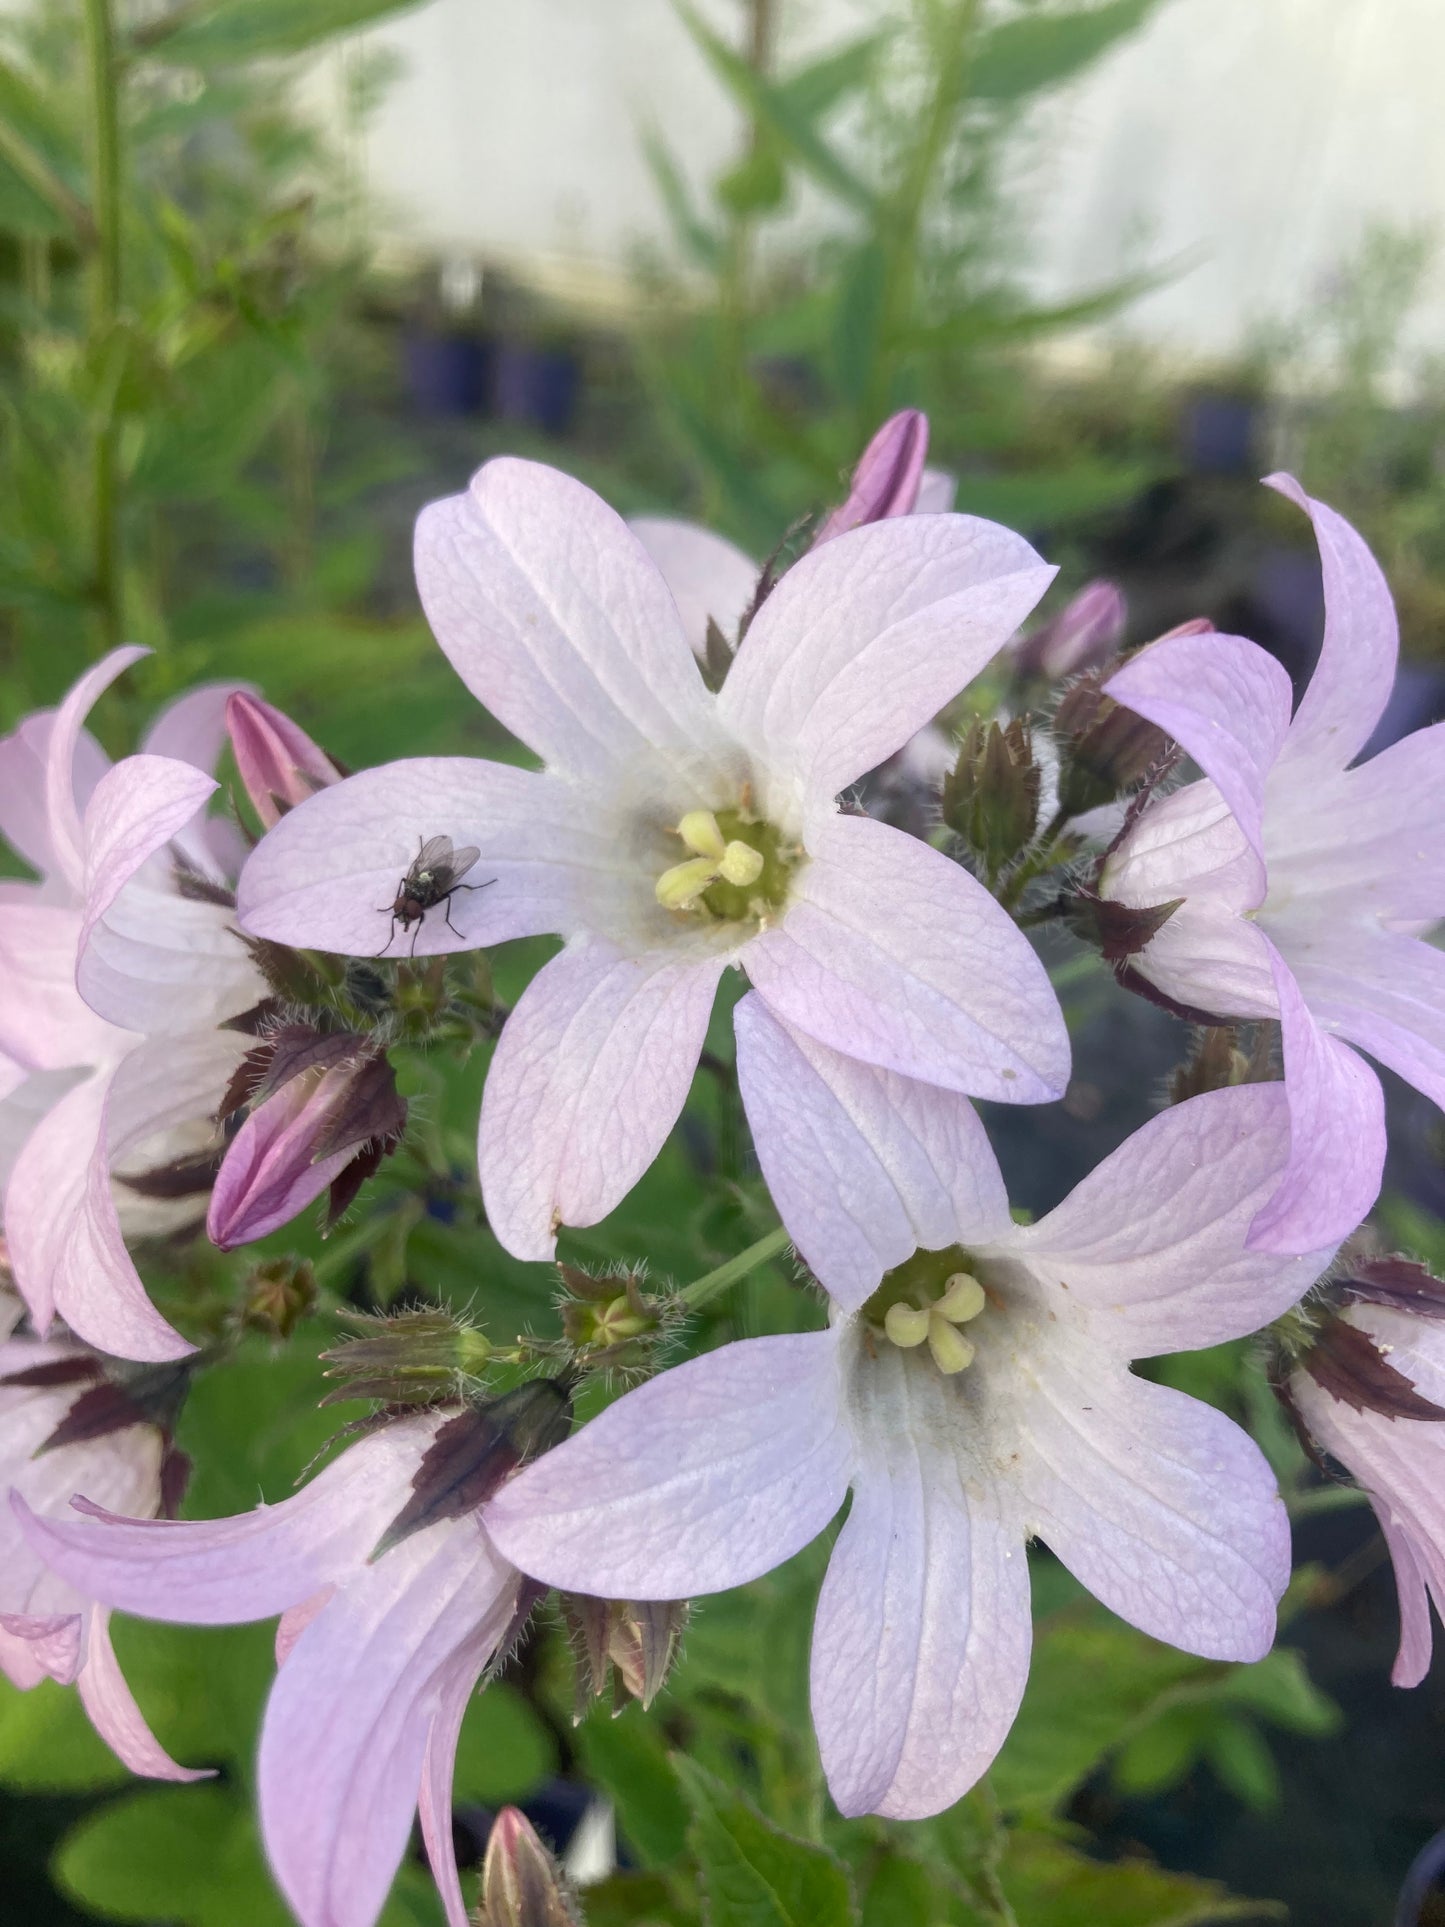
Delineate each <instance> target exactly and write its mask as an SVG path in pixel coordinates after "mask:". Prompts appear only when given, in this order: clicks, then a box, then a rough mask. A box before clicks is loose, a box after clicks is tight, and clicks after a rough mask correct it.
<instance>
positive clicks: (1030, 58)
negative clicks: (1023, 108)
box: [969, 0, 1159, 100]
mask: <svg viewBox="0 0 1445 1927" xmlns="http://www.w3.org/2000/svg"><path fill="white" fill-rule="evenodd" d="M1158 4H1159V0H1105V4H1104V5H1103V6H1097V7H1075V8H1071V9H1070V10H1069V11H1067V12H1064V13H1058V12H1049V11H1046V10H1044V9H1042V8H1041V9H1039V10H1038V11H1037V12H1034V13H1029V14H1025V15H1022V16H1020V17H1019V18H1018V19H1015V20H1006V21H1005V22H1004V23H1003V25H1002V26H998V27H994V28H993V29H991V31H990V32H988V33H986V34H983V35H982V36H981V37H980V39H979V42H978V47H977V50H976V52H975V54H974V58H973V65H972V68H971V70H970V73H969V91H970V93H971V94H972V95H973V97H974V99H975V100H1022V99H1024V98H1026V97H1027V96H1028V95H1029V94H1036V93H1040V92H1042V91H1043V90H1044V89H1045V88H1047V87H1057V86H1060V85H1061V84H1062V83H1063V82H1064V81H1066V80H1072V79H1073V78H1074V76H1075V75H1076V74H1080V73H1082V72H1083V71H1084V69H1085V68H1086V67H1089V66H1092V64H1093V63H1094V61H1096V60H1097V59H1099V57H1100V55H1102V54H1105V53H1107V52H1108V50H1109V48H1110V47H1112V46H1113V45H1114V44H1115V42H1116V41H1119V40H1123V39H1125V38H1127V36H1128V35H1130V34H1131V33H1137V31H1138V30H1139V28H1140V27H1141V26H1143V24H1144V22H1145V21H1146V20H1147V19H1148V17H1149V15H1150V14H1151V13H1152V12H1153V11H1154V9H1155V7H1156V6H1157V5H1158Z"/></svg>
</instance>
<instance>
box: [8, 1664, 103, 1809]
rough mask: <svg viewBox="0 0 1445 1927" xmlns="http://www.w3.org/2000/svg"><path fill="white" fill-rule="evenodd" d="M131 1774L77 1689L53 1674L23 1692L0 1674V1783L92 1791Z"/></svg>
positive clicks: (23, 1788) (30, 1789)
mask: <svg viewBox="0 0 1445 1927" xmlns="http://www.w3.org/2000/svg"><path fill="white" fill-rule="evenodd" d="M129 1778H130V1774H129V1772H128V1771H127V1770H126V1768H125V1767H123V1766H122V1765H121V1763H120V1761H119V1760H118V1759H117V1758H116V1757H115V1755H114V1754H113V1753H112V1752H111V1750H110V1748H109V1747H108V1746H107V1745H106V1743H105V1741H104V1740H102V1739H101V1737H100V1735H99V1734H98V1733H97V1732H96V1730H95V1728H94V1727H93V1726H92V1725H91V1723H90V1721H89V1720H88V1719H87V1718H86V1716H85V1708H84V1707H83V1706H82V1705H81V1703H80V1695H79V1694H78V1693H76V1692H73V1691H72V1690H71V1689H70V1688H68V1687H65V1686H57V1685H56V1684H55V1682H54V1680H49V1679H46V1680H42V1681H41V1682H40V1684H39V1685H38V1686H35V1687H32V1688H31V1689H30V1691H29V1692H28V1693H22V1692H21V1691H20V1690H19V1688H18V1687H15V1686H12V1685H10V1683H9V1681H8V1680H3V1679H0V1786H4V1787H10V1788H12V1789H13V1790H14V1791H15V1792H17V1793H89V1792H91V1791H92V1790H93V1789H95V1788H99V1787H109V1786H121V1785H123V1784H124V1783H125V1782H126V1781H127V1780H128V1779H129Z"/></svg>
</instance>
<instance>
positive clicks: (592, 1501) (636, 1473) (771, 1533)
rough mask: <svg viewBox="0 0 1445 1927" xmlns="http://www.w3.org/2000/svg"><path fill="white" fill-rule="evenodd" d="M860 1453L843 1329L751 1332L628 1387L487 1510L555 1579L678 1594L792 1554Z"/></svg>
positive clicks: (540, 1572) (517, 1555) (523, 1562)
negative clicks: (843, 1362)
mask: <svg viewBox="0 0 1445 1927" xmlns="http://www.w3.org/2000/svg"><path fill="white" fill-rule="evenodd" d="M853 1458H854V1452H853V1442H852V1437H851V1434H850V1432H849V1429H848V1422H847V1418H846V1416H845V1412H844V1408H843V1402H842V1396H841V1387H840V1383H839V1365H838V1342H837V1335H836V1333H834V1332H805V1333H801V1334H794V1335H790V1336H786V1337H780V1338H748V1339H743V1340H740V1341H739V1342H738V1343H736V1344H732V1345H724V1346H722V1347H721V1349H719V1350H718V1351H714V1352H705V1353H704V1354H703V1355H702V1356H701V1357H700V1358H690V1359H688V1360H687V1362H686V1363H685V1364H682V1365H677V1366H674V1367H673V1369H672V1370H671V1371H667V1372H663V1373H661V1374H660V1375H659V1376H658V1377H656V1378H654V1379H650V1380H649V1381H648V1382H647V1383H646V1384H645V1385H640V1386H638V1388H637V1389H636V1390H635V1391H632V1392H628V1393H626V1394H625V1395H624V1396H623V1397H622V1398H620V1399H618V1400H617V1402H616V1403H615V1404H613V1405H609V1406H608V1407H607V1409H606V1410H605V1411H604V1412H602V1413H601V1414H600V1415H599V1416H598V1417H597V1418H594V1419H593V1420H592V1421H591V1423H590V1424H588V1425H585V1426H584V1427H583V1428H582V1430H581V1431H580V1432H576V1433H574V1434H573V1436H572V1437H571V1438H570V1439H568V1440H567V1442H566V1443H565V1444H563V1445H559V1446H558V1447H557V1448H556V1449H555V1450H554V1451H551V1452H548V1453H545V1454H544V1455H543V1457H541V1458H540V1459H536V1460H534V1461H533V1462H532V1464H531V1465H529V1466H526V1467H524V1468H523V1470H522V1471H521V1472H519V1473H518V1474H517V1475H516V1477H515V1478H513V1479H511V1480H510V1481H509V1482H508V1483H507V1484H506V1485H504V1486H503V1487H502V1489H501V1491H500V1492H499V1493H498V1494H497V1496H496V1497H495V1498H494V1499H493V1500H491V1501H490V1503H489V1504H488V1505H487V1506H485V1507H484V1508H483V1513H482V1516H483V1518H484V1520H485V1521H486V1526H487V1530H488V1532H489V1533H490V1534H491V1536H492V1539H493V1540H494V1542H495V1543H496V1545H497V1548H498V1550H499V1551H501V1552H502V1553H503V1554H504V1555H505V1556H506V1557H507V1558H508V1559H510V1560H511V1561H512V1563H513V1564H514V1565H517V1566H520V1567H521V1569H522V1571H523V1572H528V1573H531V1574H532V1576H533V1577H534V1578H536V1579H540V1580H543V1581H544V1582H545V1583H546V1584H548V1585H553V1586H563V1587H565V1588H567V1589H568V1590H570V1591H573V1592H586V1593H592V1594H594V1595H595V1596H597V1597H599V1598H611V1599H687V1598H689V1597H691V1596H692V1595H693V1594H695V1593H705V1592H722V1591H725V1590H726V1589H727V1588H728V1587H729V1586H740V1585H743V1584H745V1583H746V1581H748V1580H749V1579H756V1578H757V1577H758V1575H759V1574H760V1573H764V1572H769V1571H771V1569H772V1568H773V1567H774V1566H777V1565H781V1564H782V1562H783V1560H785V1559H789V1558H791V1557H792V1555H793V1554H794V1553H795V1552H798V1551H800V1550H801V1548H802V1547H803V1546H805V1545H807V1543H808V1542H809V1540H810V1539H813V1538H815V1537H816V1536H817V1535H818V1533H820V1532H821V1531H822V1530H823V1528H824V1526H825V1525H827V1523H828V1521H829V1520H830V1519H831V1518H832V1517H833V1515H834V1513H835V1512H836V1511H837V1510H838V1508H839V1506H840V1505H841V1504H842V1503H843V1495H844V1493H845V1492H846V1490H847V1487H848V1479H849V1475H850V1473H851V1471H852V1469H853Z"/></svg>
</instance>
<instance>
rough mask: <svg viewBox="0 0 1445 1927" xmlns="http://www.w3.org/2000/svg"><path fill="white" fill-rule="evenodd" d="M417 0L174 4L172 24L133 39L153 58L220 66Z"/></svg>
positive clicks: (347, 28) (286, 49)
mask: <svg viewBox="0 0 1445 1927" xmlns="http://www.w3.org/2000/svg"><path fill="white" fill-rule="evenodd" d="M417 4H418V0H213V4H212V5H210V6H203V7H198V8H194V9H192V8H183V9H180V10H179V12H180V18H179V20H178V23H177V25H176V26H175V27H174V28H171V29H170V30H169V31H167V30H166V28H165V24H164V22H162V23H160V25H159V26H158V27H157V28H156V29H155V30H154V31H152V32H150V33H148V34H144V33H143V34H141V35H139V36H138V38H140V39H141V40H142V41H143V42H144V43H145V44H146V48H147V52H148V54H149V55H150V57H151V58H153V59H161V60H166V61H172V62H176V63H178V64H184V65H190V64H194V65H196V66H210V65H214V66H218V67H224V66H230V65H235V64H236V63H238V62H241V61H246V60H259V59H262V58H268V59H269V58H271V57H274V56H275V55H278V54H299V53H304V52H305V51H306V50H307V49H308V48H310V47H315V46H317V45H319V43H320V42H321V41H323V40H330V39H332V38H333V37H334V36H335V35H337V34H343V33H353V32H355V30H356V29H357V28H358V27H369V26H371V25H373V24H374V23H375V22H376V21H378V20H382V19H385V18H386V17H387V16H388V15H389V14H396V13H405V12H407V11H408V10H409V9H410V8H411V7H414V6H416V5H417Z"/></svg>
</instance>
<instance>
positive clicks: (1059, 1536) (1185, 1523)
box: [1016, 1337, 1290, 1660]
mask: <svg viewBox="0 0 1445 1927" xmlns="http://www.w3.org/2000/svg"><path fill="white" fill-rule="evenodd" d="M1018 1418H1019V1437H1020V1439H1021V1442H1022V1447H1023V1452H1022V1457H1021V1459H1020V1462H1019V1464H1018V1466H1017V1468H1016V1474H1017V1477H1018V1480H1019V1485H1020V1489H1021V1493H1022V1503H1023V1505H1024V1507H1025V1511H1026V1515H1027V1522H1028V1525H1029V1528H1030V1530H1032V1531H1035V1532H1037V1533H1038V1535H1039V1537H1040V1538H1042V1539H1043V1540H1044V1541H1045V1542H1046V1543H1047V1544H1048V1545H1049V1546H1050V1547H1051V1548H1052V1550H1053V1551H1054V1552H1055V1553H1056V1554H1057V1555H1058V1557H1059V1558H1060V1559H1061V1560H1062V1561H1063V1563H1064V1564H1065V1565H1066V1566H1067V1567H1068V1569H1069V1571H1070V1572H1071V1573H1073V1575H1074V1577H1075V1578H1076V1579H1078V1580H1080V1581H1081V1582H1082V1584H1084V1585H1086V1586H1087V1587H1088V1588H1089V1591H1090V1592H1092V1593H1093V1594H1094V1596H1095V1597H1096V1598H1097V1599H1101V1600H1102V1601H1103V1602H1104V1604H1105V1605H1106V1606H1107V1607H1108V1608H1109V1609H1110V1611H1111V1612H1116V1613H1118V1615H1119V1617H1120V1618H1121V1619H1127V1620H1128V1621H1129V1623H1130V1625H1132V1626H1137V1627H1139V1629H1140V1631H1141V1632H1146V1633H1151V1634H1152V1635H1153V1636H1154V1638H1156V1639H1166V1640H1168V1641H1169V1643H1170V1644H1171V1645H1173V1646H1182V1647H1183V1649H1184V1651H1185V1652H1187V1653H1199V1654H1201V1655H1203V1657H1205V1658H1206V1659H1237V1660H1250V1659H1261V1658H1263V1656H1264V1654H1265V1653H1267V1652H1268V1651H1269V1648H1270V1645H1271V1644H1272V1642H1273V1640H1274V1624H1275V1603H1276V1601H1277V1600H1278V1599H1279V1596H1280V1594H1281V1593H1282V1592H1283V1591H1284V1589H1285V1586H1286V1584H1287V1583H1288V1581H1289V1570H1290V1549H1289V1521H1288V1519H1287V1518H1286V1516H1285V1510H1284V1507H1283V1505H1282V1504H1281V1503H1280V1499H1279V1494H1278V1492H1277V1491H1276V1489H1275V1481H1274V1474H1273V1473H1272V1472H1271V1471H1270V1469H1269V1466H1268V1465H1267V1463H1266V1462H1265V1459H1264V1456H1263V1454H1262V1453H1261V1452H1260V1450H1259V1448H1258V1446H1256V1445H1255V1443H1254V1441H1253V1440H1252V1439H1250V1438H1249V1437H1248V1436H1247V1435H1246V1434H1245V1433H1244V1432H1242V1431H1241V1430H1240V1429H1239V1427H1238V1426H1237V1425H1235V1424H1233V1423H1232V1421H1230V1420H1229V1419H1227V1418H1225V1417H1224V1416H1223V1414H1222V1413H1220V1412H1216V1411H1215V1410H1214V1408H1213V1407H1212V1406H1209V1405H1204V1404H1201V1403H1200V1401H1199V1400H1198V1399H1193V1398H1187V1397H1185V1395H1184V1394H1183V1393H1182V1392H1176V1391H1174V1390H1172V1389H1171V1388H1170V1387H1169V1386H1166V1385H1153V1384H1150V1383H1148V1382H1147V1381H1146V1380H1144V1379H1140V1378H1135V1377H1134V1376H1133V1375H1132V1374H1131V1373H1129V1372H1127V1371H1123V1370H1121V1369H1120V1368H1119V1366H1118V1365H1117V1364H1115V1363H1113V1362H1112V1361H1109V1360H1106V1357H1105V1355H1104V1354H1102V1353H1100V1354H1097V1355H1096V1356H1095V1357H1094V1358H1092V1359H1091V1358H1090V1357H1089V1355H1088V1352H1087V1350H1086V1349H1084V1348H1082V1347H1081V1346H1080V1345H1079V1344H1078V1342H1077V1338H1076V1337H1075V1338H1074V1340H1073V1341H1072V1342H1071V1343H1070V1344H1069V1345H1067V1346H1066V1345H1064V1344H1057V1345H1055V1346H1053V1347H1052V1349H1051V1352H1050V1354H1049V1356H1048V1357H1047V1358H1046V1359H1045V1358H1040V1359H1039V1360H1038V1361H1037V1370H1036V1372H1035V1375H1034V1385H1033V1391H1032V1395H1031V1396H1030V1397H1029V1398H1028V1399H1027V1402H1026V1403H1025V1404H1023V1405H1022V1407H1021V1409H1020V1411H1019V1414H1018Z"/></svg>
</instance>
